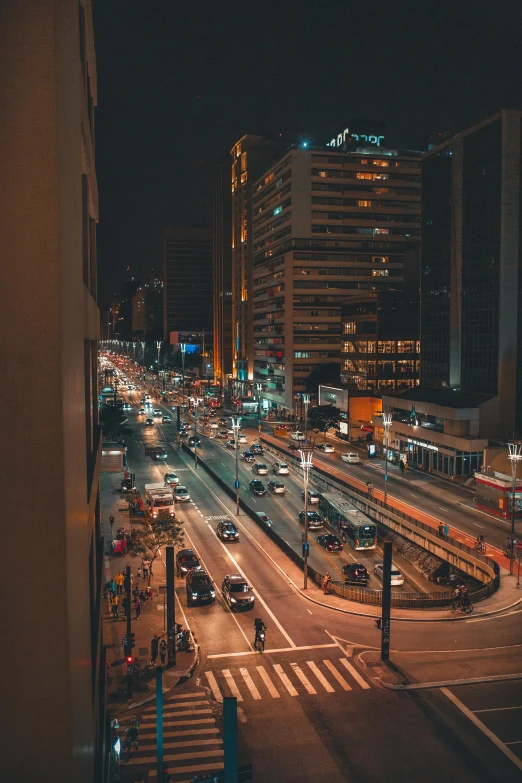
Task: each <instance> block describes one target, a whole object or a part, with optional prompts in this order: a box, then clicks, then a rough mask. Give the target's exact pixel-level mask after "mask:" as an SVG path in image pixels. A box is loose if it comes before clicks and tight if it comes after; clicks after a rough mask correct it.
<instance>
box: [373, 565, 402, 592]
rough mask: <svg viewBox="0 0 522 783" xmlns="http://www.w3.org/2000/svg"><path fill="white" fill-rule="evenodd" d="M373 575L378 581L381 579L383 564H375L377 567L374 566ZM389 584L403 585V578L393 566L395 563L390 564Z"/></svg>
mask: <svg viewBox="0 0 522 783" xmlns="http://www.w3.org/2000/svg"><path fill="white" fill-rule="evenodd" d="M373 573H374V574H375V576H378V577H379V579H383V577H384V564H383V563H377V565H375V566H374V569H373ZM390 584H392V585H395V586H399V585H403V584H404V577H403V575H402V574H401V572H400V571H399V569H398V568H397V566H396V565H395V563H392V567H391V579H390Z"/></svg>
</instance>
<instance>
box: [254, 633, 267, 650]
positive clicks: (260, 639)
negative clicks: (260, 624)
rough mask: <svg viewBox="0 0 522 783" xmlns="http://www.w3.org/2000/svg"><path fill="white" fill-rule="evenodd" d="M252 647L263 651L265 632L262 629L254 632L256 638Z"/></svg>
mask: <svg viewBox="0 0 522 783" xmlns="http://www.w3.org/2000/svg"><path fill="white" fill-rule="evenodd" d="M254 649H255V650H259V652H264V651H265V632H264V631H258V632H257V633H256V640H255V642H254Z"/></svg>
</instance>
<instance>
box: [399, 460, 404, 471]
mask: <svg viewBox="0 0 522 783" xmlns="http://www.w3.org/2000/svg"><path fill="white" fill-rule="evenodd" d="M399 468H400V471H401V473H402V474H404V460H402V459H401V461H400V462H399Z"/></svg>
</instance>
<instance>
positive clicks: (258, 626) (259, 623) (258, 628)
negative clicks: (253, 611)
mask: <svg viewBox="0 0 522 783" xmlns="http://www.w3.org/2000/svg"><path fill="white" fill-rule="evenodd" d="M254 629H255V636H254V644H255V643H256V642H257V638H258V636H259V634H260V633H262V632H263V631H266V625H265V624H264V622H263V620H262V619H261V618H260V617H256V619H255V620H254Z"/></svg>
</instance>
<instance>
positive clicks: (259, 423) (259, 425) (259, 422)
mask: <svg viewBox="0 0 522 783" xmlns="http://www.w3.org/2000/svg"><path fill="white" fill-rule="evenodd" d="M262 388H263V384H262V383H259V382H258V381H256V389H257V431H258V432H259V433H260V432H261V389H262ZM257 437H258V438H259V435H258V436H257Z"/></svg>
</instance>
